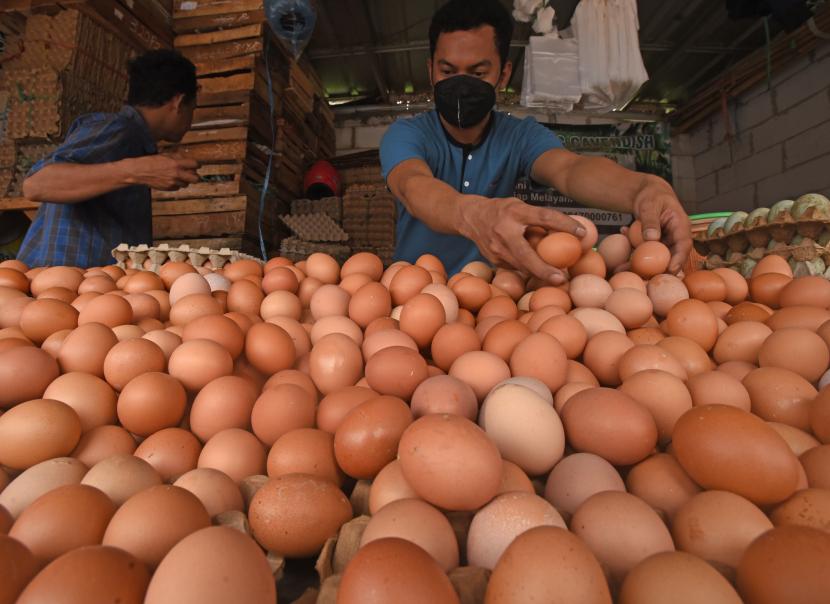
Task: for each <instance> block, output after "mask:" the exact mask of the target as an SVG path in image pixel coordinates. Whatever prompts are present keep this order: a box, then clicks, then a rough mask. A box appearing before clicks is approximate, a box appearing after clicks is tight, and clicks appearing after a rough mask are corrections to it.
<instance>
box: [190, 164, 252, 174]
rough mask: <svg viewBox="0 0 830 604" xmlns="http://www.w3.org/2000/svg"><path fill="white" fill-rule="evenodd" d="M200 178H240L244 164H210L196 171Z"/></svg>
mask: <svg viewBox="0 0 830 604" xmlns="http://www.w3.org/2000/svg"><path fill="white" fill-rule="evenodd" d="M196 174H198V175H199V176H239V175H241V174H242V164H208V165H205V166H200V167H199V169H198V170H196Z"/></svg>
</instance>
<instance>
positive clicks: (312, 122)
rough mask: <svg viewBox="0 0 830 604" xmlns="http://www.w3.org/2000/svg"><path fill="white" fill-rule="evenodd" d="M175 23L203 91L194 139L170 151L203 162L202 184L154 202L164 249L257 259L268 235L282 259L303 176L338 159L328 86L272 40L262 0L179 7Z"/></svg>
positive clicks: (209, 0) (179, 44) (212, 0)
mask: <svg viewBox="0 0 830 604" xmlns="http://www.w3.org/2000/svg"><path fill="white" fill-rule="evenodd" d="M173 17H174V18H173V27H174V31H175V33H176V37H175V39H174V46H175V47H176V48H177V49H178V50H179V51H181V52H182V54H184V55H185V56H186V57H188V58H189V59H190V60H192V61H193V62H194V63H195V64H196V71H197V76H198V78H199V86H200V89H199V94H198V97H197V109H196V112H195V114H194V122H193V129H192V131H191V132H189V133H188V134H187V135H186V136H185V138H184V140H182V142H181V144H179V145H177V146H175V147H173V148H170V149H168V151H170V152H175V153H179V154H181V155H184V156H187V157H192V158H194V159H196V160H198V161H199V162H200V163H201V164H202V167H201V169H200V171H199V173H200V175H201V176H202V182H199V183H197V184H194V185H192V186H190V187H187V188H185V189H181V190H179V191H175V192H156V193H155V194H154V199H155V201H154V206H153V211H154V232H155V237H156V240H157V241H159V242H161V241H165V242H169V243H180V242H183V241H186V242H189V243H190V244H191V245H193V244H194V243H196V244H199V245H209V246H211V247H217V248H219V247H231V248H235V249H242V250H244V251H247V252H251V253H258V252H259V249H260V244H259V233H260V229H261V232H262V234H263V238H264V243H265V247H266V251H268V252H269V253H271V252H276V251H277V250H278V249H279V244H280V241H281V239H282V238H283V237H285V236H286V235H287V234H288V231H287V229H286V228H285V225H284V224H283V223H282V222H281V221H280V219H279V216H280V215H281V214H288V213H289V211H290V203H291V200H293V199H296V198H298V197H300V196H301V195H302V181H303V173H304V170H305V169H306V167H307V166H308V165H310V163H311V162H312V161H314V160H316V159H318V158H325V157H329V156H331V155H332V154H333V153H334V118H333V114H332V113H331V111H330V109H329V108H328V105H327V103H326V101H325V98H324V94H323V86H322V84H321V82H320V81H319V80H318V79H317V76H316V74H315V73H314V70H313V68H312V67H311V64H310V63H309V62H308V60H307V59H306V58H305V57H303V58H301V59H300V60H299V61H295V60H294V58H293V57H292V56H291V55H290V54H289V52H288V50H287V49H286V47H285V46H284V45H283V44H282V43H281V42H280V41H279V40H277V39H276V37H275V36H274V35H273V33H272V32H271V30H270V28H269V26H268V25H267V23H266V22H265V14H264V11H263V8H262V0H255V1H251V0H235V1H233V2H230V1H228V0H199V1H198V2H193V1H185V0H177V1H176V3H175V4H174V13H173ZM272 103H273V105H272ZM269 155H270V161H271V172H270V181H269V184H268V188H267V191H266V193H265V202H264V205H263V207H262V211H260V202H261V200H260V197H261V193H262V188H263V184H264V181H265V176H266V172H267V167H268V162H269Z"/></svg>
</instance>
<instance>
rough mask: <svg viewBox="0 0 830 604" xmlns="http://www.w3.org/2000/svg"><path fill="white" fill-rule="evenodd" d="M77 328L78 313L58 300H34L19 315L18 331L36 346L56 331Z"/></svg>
mask: <svg viewBox="0 0 830 604" xmlns="http://www.w3.org/2000/svg"><path fill="white" fill-rule="evenodd" d="M77 326H78V311H77V310H75V309H74V308H72V307H71V306H70V305H69V304H67V303H66V302H61V301H60V300H50V299H43V300H35V301H34V302H32V303H31V304H27V305H26V307H25V308H24V309H23V312H21V313H20V329H21V330H22V331H23V333H24V334H25V335H26V337H27V338H29V339H30V340H31V341H32V342H34V343H35V344H38V345H39V344H42V343H43V341H44V340H45V339H46V338H48V337H49V336H50V335H52V334H53V333H55V332H56V331H60V330H62V329H75V327H77Z"/></svg>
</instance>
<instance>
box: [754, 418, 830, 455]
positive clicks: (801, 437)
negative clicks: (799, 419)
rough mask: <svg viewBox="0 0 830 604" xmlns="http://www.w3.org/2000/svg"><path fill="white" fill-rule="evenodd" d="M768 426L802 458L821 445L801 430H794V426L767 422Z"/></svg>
mask: <svg viewBox="0 0 830 604" xmlns="http://www.w3.org/2000/svg"><path fill="white" fill-rule="evenodd" d="M767 424H768V425H769V427H770V428H772V429H773V430H775V431H776V432H778V434H779V435H780V436H781V438H783V439H784V440H785V441H787V445H788V446H789V447H790V449H791V450H792V452H793V453H795V454H796V456H800V455H801V454H802V453H804V452H805V451H808V450H810V449H812V448H813V447H817V446H819V445H820V444H821V443H820V442H819V441H817V440H816V439H815V438H813V436H811V435H810V434H809V433H807V432H805V431H804V430H799V429H798V428H793V427H792V426H788V425H787V424H781V423H778V422H767Z"/></svg>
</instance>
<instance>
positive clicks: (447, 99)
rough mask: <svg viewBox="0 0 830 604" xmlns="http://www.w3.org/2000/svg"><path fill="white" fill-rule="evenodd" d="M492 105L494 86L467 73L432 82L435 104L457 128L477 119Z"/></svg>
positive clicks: (486, 112)
mask: <svg viewBox="0 0 830 604" xmlns="http://www.w3.org/2000/svg"><path fill="white" fill-rule="evenodd" d="M495 105H496V89H495V87H494V86H493V85H492V84H490V83H489V82H485V81H484V80H482V79H480V78H476V77H473V76H470V75H458V76H453V77H451V78H447V79H445V80H441V81H440V82H438V83H437V84H435V108H436V109H437V110H438V113H439V114H440V115H441V117H443V118H444V119H445V120H447V122H449V123H450V124H452V125H453V126H455V127H457V128H471V127H472V126H475V125H476V124H479V123H481V121H482V120H484V118H486V117H487V114H488V113H490V111H492V109H493V107H494V106H495Z"/></svg>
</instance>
